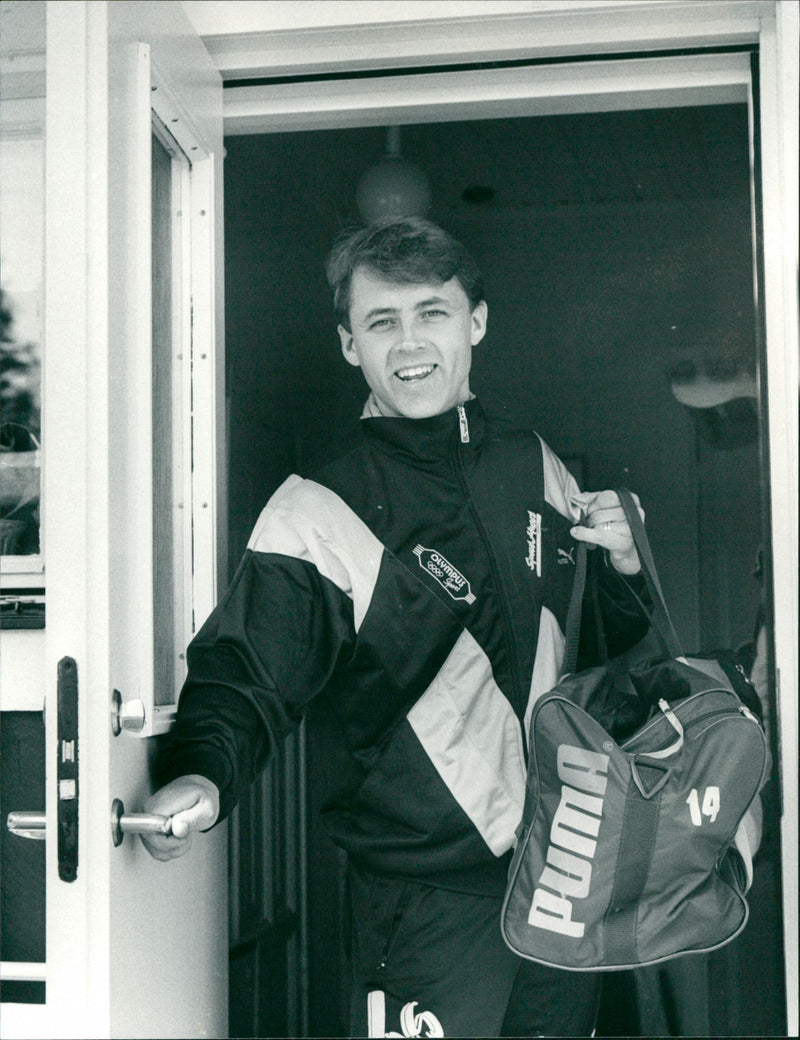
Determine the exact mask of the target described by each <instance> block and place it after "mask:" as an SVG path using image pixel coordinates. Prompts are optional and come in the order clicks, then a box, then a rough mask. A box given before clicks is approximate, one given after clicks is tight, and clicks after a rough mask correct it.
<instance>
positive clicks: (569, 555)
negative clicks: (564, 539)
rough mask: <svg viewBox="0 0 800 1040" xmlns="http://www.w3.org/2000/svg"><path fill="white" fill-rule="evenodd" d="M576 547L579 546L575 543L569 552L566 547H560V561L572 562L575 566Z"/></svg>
mask: <svg viewBox="0 0 800 1040" xmlns="http://www.w3.org/2000/svg"><path fill="white" fill-rule="evenodd" d="M576 548H577V546H575V545H573V547H572V548H571V549H570V551H569V552H567V550H566V549H559V550H558V562H559V563H571V564H572V566H573V567H574V566H575V549H576Z"/></svg>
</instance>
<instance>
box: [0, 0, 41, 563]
mask: <svg viewBox="0 0 800 1040" xmlns="http://www.w3.org/2000/svg"><path fill="white" fill-rule="evenodd" d="M44 56H45V4H44V3H43V2H41V3H40V2H36V0H32V2H29V3H19V2H17V3H14V2H12V0H3V2H2V3H0V96H2V106H0V555H2V556H3V557H31V556H35V555H37V554H38V553H39V551H40V544H39V521H40V516H39V500H40V444H41V420H40V404H41V400H40V399H41V359H42V311H43V296H42V293H43V271H44V263H43V259H44V252H43V246H44V97H45V76H44ZM3 569H4V570H10V569H11V570H27V569H29V565H26V564H25V562H24V561H17V565H16V566H9V565H8V564H7V563H4V567H3Z"/></svg>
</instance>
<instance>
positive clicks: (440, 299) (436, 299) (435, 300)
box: [364, 296, 449, 321]
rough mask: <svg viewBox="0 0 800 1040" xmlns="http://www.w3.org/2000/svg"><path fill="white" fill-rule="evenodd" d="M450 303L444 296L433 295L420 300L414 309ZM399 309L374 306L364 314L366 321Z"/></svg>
mask: <svg viewBox="0 0 800 1040" xmlns="http://www.w3.org/2000/svg"><path fill="white" fill-rule="evenodd" d="M448 303H449V301H448V300H447V299H446V298H445V297H444V296H431V297H429V298H428V299H427V300H420V301H419V303H415V304H414V310H415V311H422V310H425V308H426V307H433V306H435V305H436V304H448ZM398 310H399V308H398V307H373V308H372V310H371V311H367V313H366V314H365V315H364V321H370V320H371V319H372V318H377V317H379V316H380V315H383V314H397V313H398Z"/></svg>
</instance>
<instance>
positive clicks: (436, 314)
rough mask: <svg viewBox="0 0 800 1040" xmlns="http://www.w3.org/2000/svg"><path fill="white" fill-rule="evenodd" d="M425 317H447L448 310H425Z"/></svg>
mask: <svg viewBox="0 0 800 1040" xmlns="http://www.w3.org/2000/svg"><path fill="white" fill-rule="evenodd" d="M423 317H425V318H446V317H447V311H442V310H429V311H423Z"/></svg>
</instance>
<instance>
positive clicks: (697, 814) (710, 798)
mask: <svg viewBox="0 0 800 1040" xmlns="http://www.w3.org/2000/svg"><path fill="white" fill-rule="evenodd" d="M686 803H687V805H688V806H689V815H690V816H691V818H692V823H693V824H694V825H695V827H702V826H703V817H704V816H706V817H708V820H709V821H710V822H711V823H713V822H714V820H716V818H717V814H718V813H719V788H718V787H707V788H706V789H705V792H704V793H703V801H702V804H701V802H700V795H699V793H698V791H697V788H696V787H693V788H692V790H691V791H690V792H689V797H688V798H687V799H686Z"/></svg>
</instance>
